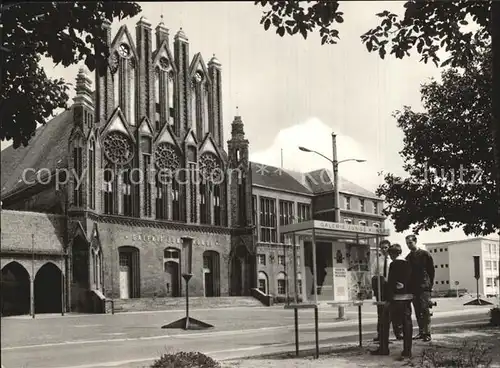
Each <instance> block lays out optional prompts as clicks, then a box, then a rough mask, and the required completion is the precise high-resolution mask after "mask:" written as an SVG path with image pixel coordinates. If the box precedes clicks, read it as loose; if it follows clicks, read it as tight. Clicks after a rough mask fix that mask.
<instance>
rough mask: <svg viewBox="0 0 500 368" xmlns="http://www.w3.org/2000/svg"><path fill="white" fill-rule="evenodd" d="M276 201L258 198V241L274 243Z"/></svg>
mask: <svg viewBox="0 0 500 368" xmlns="http://www.w3.org/2000/svg"><path fill="white" fill-rule="evenodd" d="M276 240H277V239H276V201H275V200H274V199H273V198H266V197H261V198H260V241H261V242H265V243H276Z"/></svg>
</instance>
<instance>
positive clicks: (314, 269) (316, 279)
mask: <svg viewBox="0 0 500 368" xmlns="http://www.w3.org/2000/svg"><path fill="white" fill-rule="evenodd" d="M312 253H313V254H312V256H313V257H312V258H313V287H314V291H313V292H314V294H313V295H314V302H315V303H316V304H317V303H318V270H317V265H316V230H315V229H314V227H313V231H312Z"/></svg>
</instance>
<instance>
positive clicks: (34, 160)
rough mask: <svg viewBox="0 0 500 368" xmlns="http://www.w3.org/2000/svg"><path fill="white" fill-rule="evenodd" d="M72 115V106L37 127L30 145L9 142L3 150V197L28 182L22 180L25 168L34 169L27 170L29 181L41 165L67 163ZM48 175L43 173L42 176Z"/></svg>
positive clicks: (45, 166)
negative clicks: (17, 144)
mask: <svg viewBox="0 0 500 368" xmlns="http://www.w3.org/2000/svg"><path fill="white" fill-rule="evenodd" d="M72 119H73V112H72V110H67V111H64V112H62V113H61V114H59V115H57V116H56V117H55V118H53V119H52V120H50V121H49V122H47V124H45V125H43V126H41V127H40V128H38V129H37V130H36V132H35V136H34V137H33V138H32V139H31V141H30V142H29V145H28V146H27V147H18V148H17V149H14V147H13V146H9V147H7V148H6V149H4V150H3V151H2V153H1V159H2V172H1V185H2V189H1V195H2V197H4V196H6V195H8V194H11V193H13V192H16V191H18V190H20V189H22V188H23V187H27V186H29V185H28V184H26V183H25V182H24V181H23V180H22V175H23V172H24V170H26V169H32V170H30V171H27V172H26V181H27V182H30V181H33V179H35V178H36V172H37V171H38V170H40V169H44V170H45V169H49V170H50V171H51V172H53V171H54V170H55V169H56V168H60V167H67V158H68V140H69V136H70V134H71V129H72V127H73V124H72ZM45 171H46V170H45ZM45 175H46V173H42V177H44V176H45Z"/></svg>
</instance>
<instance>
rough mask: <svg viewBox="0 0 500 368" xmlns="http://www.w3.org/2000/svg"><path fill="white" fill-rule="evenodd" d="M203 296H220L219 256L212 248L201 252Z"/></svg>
mask: <svg viewBox="0 0 500 368" xmlns="http://www.w3.org/2000/svg"><path fill="white" fill-rule="evenodd" d="M203 273H204V278H203V281H204V289H205V296H207V297H212V296H220V256H219V253H218V252H216V251H214V250H207V251H205V252H203Z"/></svg>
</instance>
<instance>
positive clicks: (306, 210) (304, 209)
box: [297, 203, 311, 222]
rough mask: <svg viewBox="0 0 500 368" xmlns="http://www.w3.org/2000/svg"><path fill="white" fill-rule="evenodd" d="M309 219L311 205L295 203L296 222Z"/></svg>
mask: <svg viewBox="0 0 500 368" xmlns="http://www.w3.org/2000/svg"><path fill="white" fill-rule="evenodd" d="M310 219H311V205H309V204H307V203H297V221H298V222H302V221H309V220H310Z"/></svg>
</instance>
